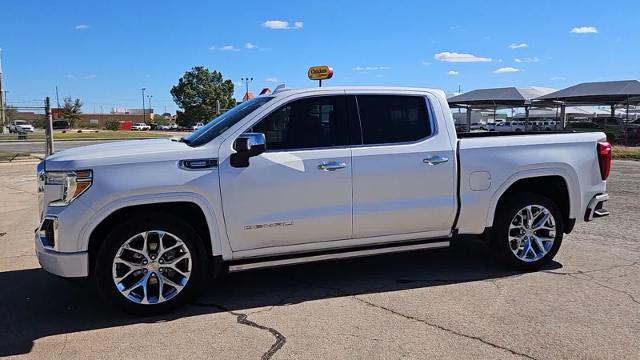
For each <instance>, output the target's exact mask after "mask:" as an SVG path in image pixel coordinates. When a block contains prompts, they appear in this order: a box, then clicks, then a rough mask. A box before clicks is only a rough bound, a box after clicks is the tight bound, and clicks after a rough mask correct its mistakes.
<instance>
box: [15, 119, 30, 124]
mask: <svg viewBox="0 0 640 360" xmlns="http://www.w3.org/2000/svg"><path fill="white" fill-rule="evenodd" d="M14 124H16V125H27V124H28V123H27V122H26V121H24V120H16V121H15V122H14Z"/></svg>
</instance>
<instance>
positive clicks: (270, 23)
mask: <svg viewBox="0 0 640 360" xmlns="http://www.w3.org/2000/svg"><path fill="white" fill-rule="evenodd" d="M262 26H264V27H266V28H267V29H273V30H291V29H302V27H303V26H304V23H303V22H302V21H295V22H294V23H293V26H291V25H289V22H288V21H284V20H267V21H265V22H263V23H262Z"/></svg>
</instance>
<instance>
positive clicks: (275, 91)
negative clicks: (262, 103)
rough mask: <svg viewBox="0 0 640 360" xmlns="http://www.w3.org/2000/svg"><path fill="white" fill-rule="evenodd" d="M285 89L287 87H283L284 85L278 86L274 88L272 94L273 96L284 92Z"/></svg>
mask: <svg viewBox="0 0 640 360" xmlns="http://www.w3.org/2000/svg"><path fill="white" fill-rule="evenodd" d="M286 87H287V85H285V84H280V85H278V86H276V88H275V89H273V93H274V94H277V93H278V92H280V91H282V90H284V89H285V88H286Z"/></svg>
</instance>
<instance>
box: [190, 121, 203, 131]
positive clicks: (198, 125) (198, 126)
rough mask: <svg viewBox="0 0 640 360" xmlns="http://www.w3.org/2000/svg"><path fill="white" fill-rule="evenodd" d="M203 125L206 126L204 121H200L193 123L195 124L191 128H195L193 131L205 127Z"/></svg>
mask: <svg viewBox="0 0 640 360" xmlns="http://www.w3.org/2000/svg"><path fill="white" fill-rule="evenodd" d="M203 126H204V124H203V123H201V122H199V123H196V124H195V125H193V126H192V127H191V130H193V131H197V130H199V129H200V128H201V127H203Z"/></svg>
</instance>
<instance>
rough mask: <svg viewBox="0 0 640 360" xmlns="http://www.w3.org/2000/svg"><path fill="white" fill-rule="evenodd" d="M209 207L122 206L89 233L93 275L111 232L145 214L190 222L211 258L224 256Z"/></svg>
mask: <svg viewBox="0 0 640 360" xmlns="http://www.w3.org/2000/svg"><path fill="white" fill-rule="evenodd" d="M205 209H207V208H206V207H203V205H202V204H198V203H197V202H196V201H193V200H175V201H158V202H150V203H142V204H128V205H122V206H118V207H116V208H113V209H111V210H110V211H108V212H105V214H103V216H101V217H100V219H99V220H97V221H95V222H93V223H94V224H95V225H94V226H92V227H91V230H90V231H86V232H85V234H87V235H86V237H87V240H86V241H87V251H88V253H89V273H91V272H92V269H93V267H94V266H95V262H96V257H97V254H98V250H99V249H100V245H101V244H102V242H103V240H104V239H105V238H106V236H107V235H108V233H109V229H111V228H113V227H114V226H116V225H117V224H119V223H121V222H123V221H125V220H130V219H132V218H135V217H136V216H140V214H145V213H158V212H161V213H165V214H169V215H172V216H176V217H179V218H181V219H183V220H185V221H186V222H188V223H189V224H190V225H191V226H193V227H194V229H195V230H196V231H197V232H198V234H199V235H200V237H201V238H202V241H203V242H204V244H203V245H204V247H205V249H206V252H207V256H208V257H210V258H214V257H215V256H216V255H220V254H221V244H220V241H219V236H218V234H217V232H216V231H215V229H216V228H217V226H216V223H215V217H214V216H213V213H212V212H207V210H205Z"/></svg>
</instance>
